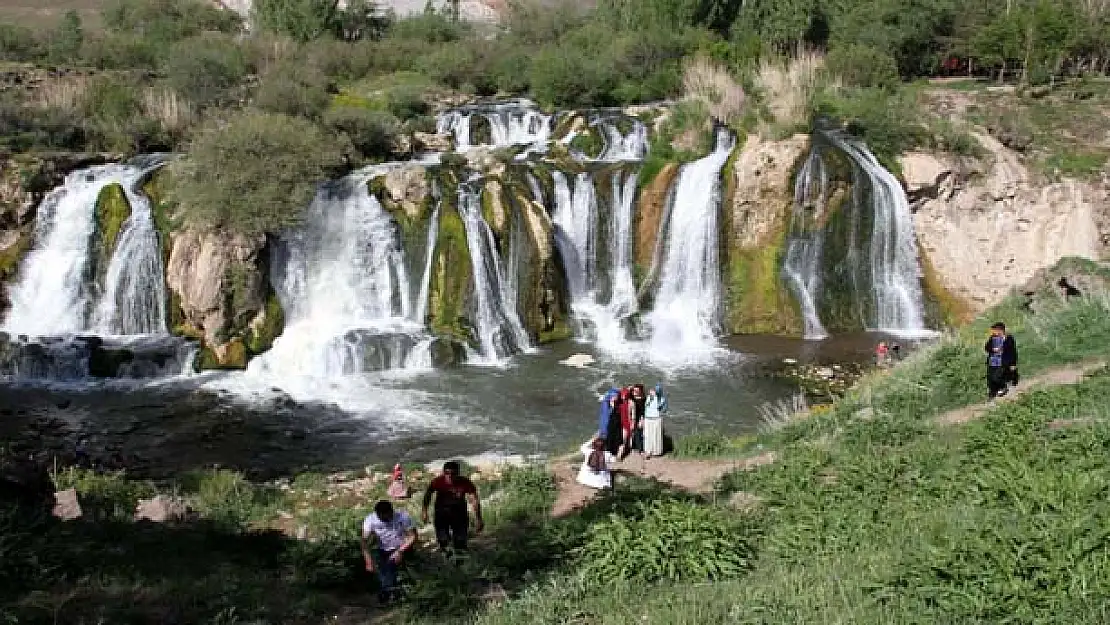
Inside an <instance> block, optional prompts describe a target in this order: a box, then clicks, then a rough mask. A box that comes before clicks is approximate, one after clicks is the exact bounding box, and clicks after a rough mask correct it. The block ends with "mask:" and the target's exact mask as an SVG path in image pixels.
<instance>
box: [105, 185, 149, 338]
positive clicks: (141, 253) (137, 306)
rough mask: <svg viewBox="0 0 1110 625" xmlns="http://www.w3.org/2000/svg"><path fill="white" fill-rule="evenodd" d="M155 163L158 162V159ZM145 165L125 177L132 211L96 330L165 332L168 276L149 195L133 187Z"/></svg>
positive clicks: (110, 268) (112, 264) (114, 259)
mask: <svg viewBox="0 0 1110 625" xmlns="http://www.w3.org/2000/svg"><path fill="white" fill-rule="evenodd" d="M156 166H157V165H156ZM148 172H149V169H146V170H139V171H138V172H137V173H136V174H135V175H132V176H128V177H127V179H125V180H124V182H123V190H124V193H125V194H126V196H127V201H128V203H129V204H130V205H131V216H130V217H128V219H127V221H125V222H124V223H123V226H122V228H121V229H120V233H119V238H118V240H117V242H116V249H115V252H114V253H113V254H112V260H111V262H110V263H109V265H108V272H107V274H106V276H105V283H104V294H103V296H102V297H101V298H100V302H99V304H97V307H96V311H95V313H94V315H93V323H92V328H93V331H94V332H96V333H97V334H114V335H133V334H167V333H168V330H167V328H166V279H165V274H164V270H163V268H162V248H161V246H160V245H159V242H158V231H157V230H156V229H155V227H154V215H153V213H152V211H151V207H150V199H149V198H148V197H146V195H145V194H143V193H141V192H139V191H138V190H137V189H136V185H138V183H139V180H140V179H141V177H142V176H143V175H145V174H146V173H148Z"/></svg>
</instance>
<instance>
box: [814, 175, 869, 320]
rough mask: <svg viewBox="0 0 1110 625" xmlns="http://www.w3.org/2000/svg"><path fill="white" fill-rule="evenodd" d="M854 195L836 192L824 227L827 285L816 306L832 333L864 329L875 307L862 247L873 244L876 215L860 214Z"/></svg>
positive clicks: (824, 276) (823, 277) (831, 200)
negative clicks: (854, 256)
mask: <svg viewBox="0 0 1110 625" xmlns="http://www.w3.org/2000/svg"><path fill="white" fill-rule="evenodd" d="M852 195H853V193H852V192H839V191H838V192H835V193H833V194H832V196H831V198H830V201H829V209H828V215H827V217H826V220H825V226H824V227H825V247H824V250H823V255H822V259H821V267H822V268H823V271H822V274H821V281H822V285H823V286H822V289H821V295H820V297H819V298H818V301H817V302H816V305H817V312H818V315H819V316H820V318H821V322H822V323H823V324H824V326H825V329H826V330H828V331H829V332H832V333H845V332H854V331H858V330H862V329H864V328H865V327H866V324H867V320H868V319H869V318H871V310H872V307H873V303H872V299H871V291H870V284H871V277H870V275H869V267H868V266H867V263H864V262H863V259H862V250H865V249H867V247H868V245H869V241H870V236H871V222H872V218H873V216H872V215H871V211H867V210H860V211H859V212H858V214H856V213H855V211H856V209H855V207H854V206H853V205H852V202H853V200H852ZM853 231H854V234H853ZM853 238H855V239H856V249H857V250H860V251H861V253H860V254H859V256H860V257H861V258H859V259H856V261H855V262H856V264H857V265H858V266H855V265H853V260H852V255H851V254H850V247H851V246H850V244H851V241H852V239H853Z"/></svg>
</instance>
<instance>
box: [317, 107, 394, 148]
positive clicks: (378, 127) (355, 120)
mask: <svg viewBox="0 0 1110 625" xmlns="http://www.w3.org/2000/svg"><path fill="white" fill-rule="evenodd" d="M324 123H325V124H326V125H327V126H328V127H329V128H332V129H333V130H335V131H336V132H340V133H343V134H345V135H346V136H347V137H348V138H349V139H350V141H351V145H353V146H354V148H355V149H356V150H358V151H359V153H360V154H362V155H363V156H364V157H366V158H369V159H379V160H381V159H386V158H388V157H389V155H390V154H392V153H393V146H394V145H395V144H396V141H397V136H398V135H399V134H400V130H401V129H400V126H401V124H400V122H399V121H398V120H397V118H396V117H394V116H393V115H391V114H389V113H387V112H385V111H372V110H368V109H364V108H358V107H353V106H341V107H336V108H333V109H331V110H329V111H328V112H327V113H326V114H325V115H324Z"/></svg>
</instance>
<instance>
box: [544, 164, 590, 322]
mask: <svg viewBox="0 0 1110 625" xmlns="http://www.w3.org/2000/svg"><path fill="white" fill-rule="evenodd" d="M552 178H553V179H554V182H555V213H554V215H552V218H551V221H552V223H553V224H554V226H555V243H556V245H558V246H559V253H560V255H562V257H563V267H564V271H565V273H566V276H567V287H568V290H569V291H570V299H571V304H572V305H573V304H575V303H581V302H584V301H586V300H590V301H591V302H592V300H593V289H594V274H595V272H596V269H597V227H596V226H597V193H596V191H595V189H594V181H593V179H592V178H591V177H590V175H589V174H588V173H586V172H581V173H579V174H578V176H577V177H575V180H574V186H573V187H571V185H570V184H569V183H568V181H567V177H566V175H565V174H563V172H561V171H555V172H553V173H552Z"/></svg>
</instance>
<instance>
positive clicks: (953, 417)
mask: <svg viewBox="0 0 1110 625" xmlns="http://www.w3.org/2000/svg"><path fill="white" fill-rule="evenodd" d="M1105 366H1106V363H1105V362H1102V361H1095V362H1086V363H1080V364H1077V365H1072V366H1068V367H1060V368H1058V369H1050V370H1048V371H1045V372H1044V373H1041V374H1039V375H1036V376H1033V377H1031V378H1028V379H1026V380H1023V381H1022V383H1021V384H1019V385H1018V386H1017V388H1011V389H1010V392H1009V393H1008V394H1007V395H1006V396H1005V397H1001V398H999V399H995V400H993V401H987V402H983V403H981V404H975V405H972V406H964V407H963V408H956V409H955V410H949V411H948V412H946V413H944V414H942V415H940V416H938V417H937V418H936V423H937V425H959V424H961V423H968V422H969V421H974V420H975V419H978V418H979V417H981V416H982V415H984V414H985V413H986V412H987V411H989V410H991V409H992V408H994V406H995V405H997V404H998V403H999V402H1008V401H1014V400H1015V399H1017V398H1019V397H1021V396H1022V395H1025V394H1026V393H1028V392H1030V391H1032V390H1034V389H1036V388H1044V387H1046V386H1064V385H1068V384H1078V383H1079V382H1082V381H1083V378H1085V377H1087V376H1088V375H1090V374H1091V373H1094V372H1095V371H1097V370H1099V369H1101V368H1103V367H1105Z"/></svg>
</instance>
